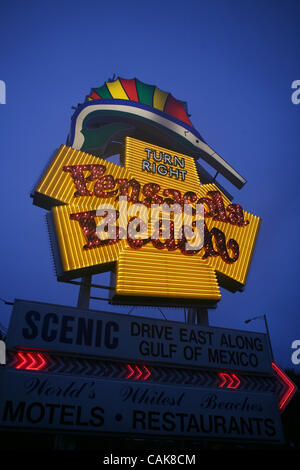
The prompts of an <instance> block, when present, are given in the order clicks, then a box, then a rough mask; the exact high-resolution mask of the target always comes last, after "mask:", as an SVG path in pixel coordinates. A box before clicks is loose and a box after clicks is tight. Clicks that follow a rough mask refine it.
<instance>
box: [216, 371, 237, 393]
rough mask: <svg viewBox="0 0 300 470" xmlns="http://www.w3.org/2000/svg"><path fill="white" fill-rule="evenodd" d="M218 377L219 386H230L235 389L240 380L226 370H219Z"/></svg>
mask: <svg viewBox="0 0 300 470" xmlns="http://www.w3.org/2000/svg"><path fill="white" fill-rule="evenodd" d="M219 377H220V378H221V380H222V381H221V383H220V384H219V388H231V389H233V390H234V389H236V388H238V387H239V385H240V383H241V381H240V379H239V378H238V376H237V375H235V374H228V373H227V372H220V373H219Z"/></svg>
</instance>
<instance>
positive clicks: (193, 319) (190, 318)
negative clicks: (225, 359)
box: [187, 307, 209, 326]
mask: <svg viewBox="0 0 300 470" xmlns="http://www.w3.org/2000/svg"><path fill="white" fill-rule="evenodd" d="M187 311H188V314H187V323H188V324H189V325H202V326H209V321H208V311H207V308H204V307H190V308H188V309H187Z"/></svg>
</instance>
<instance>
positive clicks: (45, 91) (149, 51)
mask: <svg viewBox="0 0 300 470" xmlns="http://www.w3.org/2000/svg"><path fill="white" fill-rule="evenodd" d="M0 18H1V19H0V21H1V28H0V44H1V47H0V51H1V62H0V63H1V67H0V80H3V81H4V82H5V83H6V104H0V122H1V139H0V149H1V161H2V176H1V200H2V229H1V288H0V297H1V298H4V299H6V300H9V301H13V300H14V299H15V298H18V299H27V300H36V301H41V302H49V303H55V304H61V305H71V306H76V303H77V296H78V287H76V286H72V285H69V284H65V283H59V282H57V280H56V277H55V273H54V269H53V263H52V259H51V252H50V243H49V237H48V232H47V228H46V222H45V215H46V214H45V210H43V209H40V208H38V207H36V206H33V205H32V199H31V198H30V193H31V191H32V189H33V187H34V185H35V184H36V183H37V181H38V180H39V178H40V176H41V174H42V171H43V169H44V168H45V166H46V164H47V162H48V161H49V158H50V157H51V155H52V154H53V153H54V152H55V150H56V149H57V148H58V147H59V146H60V145H61V144H65V143H66V138H67V135H68V133H69V130H70V123H71V116H72V114H73V112H74V110H73V109H72V106H77V104H78V103H82V102H83V101H84V99H85V97H86V95H87V94H88V93H89V92H90V90H91V88H92V87H98V86H101V85H103V83H104V82H105V81H107V80H108V79H109V78H111V77H112V76H113V74H116V76H120V77H124V78H133V77H137V78H138V79H139V80H141V81H143V82H145V83H148V84H154V85H156V86H158V87H159V88H160V89H162V90H165V91H168V92H171V93H172V94H173V96H174V97H176V98H177V99H180V100H183V101H186V102H187V104H188V109H189V113H190V114H191V118H190V119H191V121H192V123H193V125H194V127H195V128H196V129H197V130H198V131H199V132H200V134H201V135H202V136H203V138H204V139H205V140H206V142H207V143H208V144H209V145H211V146H212V148H213V149H215V150H216V151H217V152H218V153H219V154H220V155H221V156H222V157H223V158H224V159H225V160H226V161H228V162H229V163H230V164H231V165H232V166H233V167H234V168H235V169H236V170H237V171H238V172H239V173H240V174H241V175H243V176H244V177H245V178H246V179H247V184H246V185H245V186H244V188H243V189H242V190H238V189H236V188H235V187H233V186H232V185H231V184H230V183H229V182H226V180H225V179H224V178H222V177H219V178H218V181H220V182H221V183H222V184H223V185H224V186H225V187H226V188H227V189H228V191H229V192H230V193H231V194H232V195H233V196H234V202H238V203H240V204H241V205H242V206H243V208H244V209H245V210H247V211H249V212H251V213H254V214H256V215H258V216H259V217H261V218H262V223H261V229H260V232H259V236H258V240H257V245H256V248H255V252H254V256H253V260H252V264H251V268H250V272H249V276H248V280H247V284H246V287H245V290H244V292H243V293H235V294H232V293H230V292H227V291H225V290H224V289H222V290H221V291H222V299H221V301H220V302H219V304H218V307H217V309H216V310H213V311H212V312H211V313H210V314H209V321H210V324H211V326H221V327H227V328H234V329H248V330H252V331H260V332H264V331H265V329H264V322H263V320H262V319H260V320H256V321H253V322H251V323H249V324H247V325H246V324H245V323H244V321H245V320H246V319H248V318H251V317H253V316H256V315H263V314H266V315H267V319H268V325H269V329H270V335H271V342H272V347H273V351H274V356H275V360H276V362H277V363H278V364H279V365H280V366H281V367H289V368H291V367H294V369H296V370H298V371H300V365H298V366H295V365H293V364H292V362H291V354H292V349H291V344H292V342H293V341H294V340H297V339H298V340H300V313H299V306H300V305H299V304H300V300H299V299H300V296H299V279H300V277H299V262H300V243H299V230H300V214H299V207H300V192H299V188H300V132H299V131H300V104H298V105H296V104H293V103H292V100H291V95H292V93H293V90H292V88H291V86H292V82H293V81H294V80H300V29H299V18H300V3H299V1H296V0H295V1H294V0H287V1H285V2H284V1H281V2H278V1H277V2H272V1H271V0H251V1H250V0H245V1H243V2H240V1H233V0H228V1H222V0H218V1H217V0H211V1H209V2H208V1H204V0H199V1H197V2H196V1H190V0H187V1H185V2H181V1H180V2H179V1H176V0H175V1H169V0H167V1H163V2H162V1H156V0H153V1H152V2H141V1H129V2H128V1H127V2H121V1H119V0H115V1H114V2H102V1H99V0H98V1H97V0H85V1H84V2H78V1H70V0H69V1H68V0H59V1H58V0H43V1H39V0H36V1H35V0H27V1H22V0H19V1H15V0H11V1H10V2H6V1H4V0H0ZM94 280H95V282H96V281H97V282H102V283H104V284H108V282H109V277H108V275H101V276H100V275H98V276H95V278H94ZM92 295H96V296H97V295H98V296H101V297H103V296H106V292H105V291H103V292H102V291H99V292H98V290H97V291H93V294H92ZM91 308H94V309H100V310H101V309H102V310H110V311H114V312H119V313H127V312H128V311H129V310H130V307H128V306H127V307H125V306H124V307H118V306H114V307H112V306H110V305H108V304H107V303H106V302H102V301H101V302H99V301H92V302H91ZM162 310H163V312H164V314H165V315H166V317H167V318H168V319H169V320H183V310H182V309H171V308H163V309H162ZM10 312H11V306H7V305H4V304H3V303H2V304H0V315H1V317H0V322H1V323H2V324H3V325H4V326H6V327H7V326H8V323H9V317H10ZM132 314H135V315H145V316H153V317H156V318H162V316H161V313H160V312H159V310H158V309H155V308H144V307H143V308H139V307H136V308H135V309H134V310H133V312H132Z"/></svg>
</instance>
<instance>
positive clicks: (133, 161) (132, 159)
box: [125, 137, 200, 193]
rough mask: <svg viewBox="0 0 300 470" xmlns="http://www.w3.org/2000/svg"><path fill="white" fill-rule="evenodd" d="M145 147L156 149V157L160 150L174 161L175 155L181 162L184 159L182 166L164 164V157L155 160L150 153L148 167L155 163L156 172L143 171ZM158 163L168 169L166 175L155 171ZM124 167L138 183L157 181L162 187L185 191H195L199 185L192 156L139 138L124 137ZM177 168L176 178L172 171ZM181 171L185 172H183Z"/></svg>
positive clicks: (145, 158)
mask: <svg viewBox="0 0 300 470" xmlns="http://www.w3.org/2000/svg"><path fill="white" fill-rule="evenodd" d="M147 148H148V149H153V150H155V151H156V158H157V159H158V158H160V152H162V153H163V154H165V153H166V154H168V155H170V156H171V161H172V162H174V157H175V156H176V157H178V158H179V159H180V160H181V162H183V161H184V164H185V166H184V168H182V167H181V166H180V165H179V164H178V163H177V165H176V166H175V165H170V164H168V163H166V164H165V163H164V158H163V160H162V161H161V162H159V161H155V160H154V158H153V154H152V155H151V156H150V160H149V162H150V168H151V170H153V168H154V167H153V163H154V164H155V165H156V172H155V173H153V172H152V171H151V172H149V171H143V170H142V165H143V161H144V160H147V151H146V150H145V149H147ZM159 165H164V166H165V167H166V168H167V169H168V175H166V176H163V175H160V174H158V173H157V170H158V167H159ZM125 167H126V169H127V170H128V171H129V172H130V173H131V174H132V175H133V176H134V178H135V179H137V180H138V181H139V182H140V183H143V184H145V183H149V182H150V183H157V184H159V185H160V186H161V188H162V189H167V188H174V189H178V190H179V191H182V193H185V192H186V191H195V192H197V190H198V188H199V186H200V180H199V176H198V173H197V170H196V164H195V160H194V158H192V157H189V156H187V155H184V154H181V153H178V152H173V151H172V150H168V149H166V148H164V147H159V146H157V145H152V144H150V143H148V142H142V141H141V140H136V139H133V138H131V137H126V147H125ZM177 170H179V171H178V173H177V175H178V176H179V178H178V179H177V178H176V176H177V175H176V174H175V173H174V172H175V171H177ZM170 172H171V174H172V176H171V177H170V176H169V175H170ZM183 172H186V173H185V174H183ZM183 177H184V178H185V179H184V180H182V178H183Z"/></svg>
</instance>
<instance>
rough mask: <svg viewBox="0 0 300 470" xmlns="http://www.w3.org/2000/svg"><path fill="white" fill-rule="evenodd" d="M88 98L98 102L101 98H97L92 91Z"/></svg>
mask: <svg viewBox="0 0 300 470" xmlns="http://www.w3.org/2000/svg"><path fill="white" fill-rule="evenodd" d="M89 98H91V99H92V100H100V99H101V96H99V95H98V94H97V93H96V92H95V91H93V93H91V94H90V95H89Z"/></svg>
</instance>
